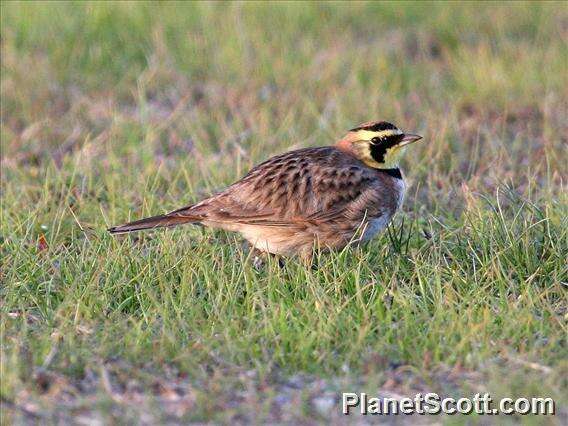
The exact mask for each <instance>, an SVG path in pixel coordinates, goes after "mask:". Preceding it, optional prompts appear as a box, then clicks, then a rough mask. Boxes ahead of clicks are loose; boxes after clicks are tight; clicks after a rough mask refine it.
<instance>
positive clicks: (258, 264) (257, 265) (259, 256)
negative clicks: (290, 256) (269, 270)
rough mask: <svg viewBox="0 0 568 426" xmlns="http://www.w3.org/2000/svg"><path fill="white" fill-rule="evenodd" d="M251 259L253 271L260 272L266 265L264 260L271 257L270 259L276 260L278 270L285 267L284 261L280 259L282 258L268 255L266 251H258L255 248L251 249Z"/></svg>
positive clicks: (271, 254)
mask: <svg viewBox="0 0 568 426" xmlns="http://www.w3.org/2000/svg"><path fill="white" fill-rule="evenodd" d="M251 251H252V252H251V257H252V266H253V268H254V269H256V270H257V271H260V270H261V269H262V267H263V266H264V265H265V264H266V260H267V259H268V258H269V257H271V258H273V259H274V258H277V259H278V266H279V267H280V268H284V266H286V264H285V262H284V259H282V257H280V256H278V255H276V254H273V253H268V252H266V251H262V250H259V249H257V248H255V247H253V248H252V249H251Z"/></svg>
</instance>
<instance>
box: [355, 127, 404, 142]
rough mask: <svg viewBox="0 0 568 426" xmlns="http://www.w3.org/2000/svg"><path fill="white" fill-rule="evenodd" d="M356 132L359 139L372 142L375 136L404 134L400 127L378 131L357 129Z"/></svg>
mask: <svg viewBox="0 0 568 426" xmlns="http://www.w3.org/2000/svg"><path fill="white" fill-rule="evenodd" d="M355 134H356V135H357V138H358V139H360V140H363V141H369V142H370V141H371V139H373V138H380V139H383V138H387V137H389V136H395V135H402V131H400V130H399V129H388V130H379V131H377V132H373V131H371V130H357V131H356V132H355Z"/></svg>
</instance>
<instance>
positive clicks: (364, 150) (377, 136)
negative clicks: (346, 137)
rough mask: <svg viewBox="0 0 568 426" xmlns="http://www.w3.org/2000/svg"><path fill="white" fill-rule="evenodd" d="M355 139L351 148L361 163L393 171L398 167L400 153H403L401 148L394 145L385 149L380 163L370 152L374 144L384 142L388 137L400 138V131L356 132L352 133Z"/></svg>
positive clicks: (362, 130)
mask: <svg viewBox="0 0 568 426" xmlns="http://www.w3.org/2000/svg"><path fill="white" fill-rule="evenodd" d="M354 133H355V135H356V137H357V139H356V141H355V142H354V143H353V146H354V148H355V150H356V152H357V156H358V157H359V159H360V160H361V161H363V162H364V163H365V164H366V165H368V166H369V167H373V168H375V169H393V168H396V167H398V162H399V160H400V157H401V155H402V153H403V152H404V149H403V147H401V146H398V145H394V146H390V147H388V148H385V150H384V154H383V155H382V161H377V158H374V157H373V155H372V150H373V148H374V147H375V146H376V144H380V143H381V141H386V140H387V139H389V137H392V136H400V135H402V134H403V133H402V131H400V130H399V129H387V130H378V131H371V130H364V129H361V130H357V131H355V132H354Z"/></svg>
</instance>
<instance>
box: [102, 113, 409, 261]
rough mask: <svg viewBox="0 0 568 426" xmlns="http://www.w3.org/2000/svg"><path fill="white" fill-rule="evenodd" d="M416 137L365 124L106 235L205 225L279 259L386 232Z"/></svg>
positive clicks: (382, 125)
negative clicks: (405, 153) (404, 153)
mask: <svg viewBox="0 0 568 426" xmlns="http://www.w3.org/2000/svg"><path fill="white" fill-rule="evenodd" d="M419 138H420V137H419V136H416V135H404V134H403V133H402V132H401V131H400V130H398V129H397V128H396V127H395V126H393V125H391V124H390V123H385V122H370V123H365V124H363V125H361V126H358V127H357V128H354V129H353V130H351V131H350V132H349V133H348V134H347V135H346V136H345V137H344V138H343V139H342V140H340V141H339V142H338V143H337V144H336V145H335V146H333V147H319V148H305V149H299V150H296V151H291V152H287V153H285V154H281V155H278V156H275V157H272V158H270V159H269V160H267V161H265V162H264V163H261V164H259V165H258V166H256V167H254V168H253V169H252V170H251V171H250V172H248V174H247V175H246V176H244V177H243V178H242V179H241V180H239V181H237V182H236V183H234V184H232V185H231V186H229V187H228V188H227V189H225V190H224V191H222V192H220V193H218V194H216V195H213V196H212V197H210V198H207V199H205V200H203V201H201V202H199V203H197V204H194V205H191V206H187V207H183V208H181V209H178V210H175V211H173V212H171V213H168V214H166V215H161V216H154V217H150V218H146V219H142V220H138V221H135V222H131V223H127V224H125V225H120V226H116V227H113V228H110V229H109V231H110V232H112V233H125V232H132V231H138V230H142V229H150V228H157V227H170V226H175V225H179V224H182V223H200V224H203V225H205V226H211V227H215V228H221V229H225V230H228V231H236V232H240V233H241V234H242V235H243V236H244V238H245V239H247V240H248V241H249V242H250V243H251V244H252V245H253V246H254V247H255V248H257V249H258V250H261V251H265V252H269V253H274V254H282V255H293V254H298V255H300V256H302V257H304V258H308V257H311V253H312V250H313V248H314V247H315V246H316V245H317V246H320V247H322V248H342V247H344V246H345V245H347V244H349V242H350V241H356V242H358V241H364V240H367V239H369V238H370V237H372V236H373V235H374V234H376V233H377V232H378V231H380V230H382V229H384V228H385V227H386V226H387V224H388V222H389V221H390V219H391V218H392V216H393V215H394V213H395V212H396V211H397V209H398V208H400V205H401V203H402V199H403V195H404V188H405V186H404V181H403V180H402V176H401V175H400V172H399V171H398V168H397V167H396V166H397V164H395V163H397V160H398V157H399V155H400V151H401V150H400V149H399V148H402V147H403V146H404V145H406V144H408V143H410V142H413V141H415V140H418V139H419ZM377 159H380V160H382V161H381V162H378V161H376V160H377Z"/></svg>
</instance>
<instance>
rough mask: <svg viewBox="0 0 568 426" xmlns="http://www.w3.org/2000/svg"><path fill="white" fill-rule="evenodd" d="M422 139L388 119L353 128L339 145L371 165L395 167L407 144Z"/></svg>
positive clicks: (386, 167)
mask: <svg viewBox="0 0 568 426" xmlns="http://www.w3.org/2000/svg"><path fill="white" fill-rule="evenodd" d="M420 139H422V136H418V135H413V134H411V133H404V132H402V131H401V130H400V129H398V128H397V127H396V126H395V125H393V124H391V123H387V122H386V121H370V122H368V123H363V124H360V125H359V126H357V127H355V128H353V129H351V130H350V131H349V133H347V135H345V137H344V138H343V139H341V140H340V141H339V142H338V143H337V147H338V148H339V149H341V150H343V151H346V152H348V153H350V154H352V155H354V156H355V157H357V158H358V159H359V160H361V161H362V162H364V163H365V164H366V165H368V166H369V167H373V168H375V169H393V168H396V167H398V163H399V160H400V158H401V156H402V154H403V153H404V151H405V149H406V146H407V145H409V144H411V143H413V142H416V141H417V140H420Z"/></svg>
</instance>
